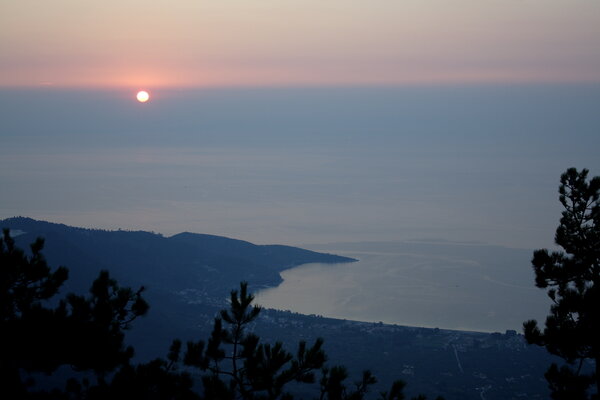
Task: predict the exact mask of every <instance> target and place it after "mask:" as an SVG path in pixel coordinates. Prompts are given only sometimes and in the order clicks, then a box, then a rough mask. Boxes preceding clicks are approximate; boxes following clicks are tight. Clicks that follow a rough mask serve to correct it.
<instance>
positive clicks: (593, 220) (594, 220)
mask: <svg viewBox="0 0 600 400" xmlns="http://www.w3.org/2000/svg"><path fill="white" fill-rule="evenodd" d="M588 172H589V171H588V170H586V169H583V170H581V171H577V170H576V169H575V168H570V169H568V170H567V171H566V172H565V173H563V174H562V176H561V178H560V182H561V185H560V188H559V193H560V197H559V198H560V202H561V203H562V205H563V207H564V211H563V212H562V218H561V219H560V225H559V226H558V228H557V229H556V235H555V242H556V244H557V245H559V246H561V247H562V248H563V249H564V251H553V252H549V251H548V250H546V249H541V250H536V251H535V252H534V255H533V260H532V264H533V269H534V271H535V276H536V278H535V284H536V286H537V287H539V288H543V289H548V297H550V299H551V300H552V302H553V304H552V306H551V307H550V315H548V317H547V318H546V324H545V327H544V330H543V331H542V330H541V329H540V328H539V327H538V325H537V322H536V321H535V320H530V321H527V322H525V323H524V324H523V325H524V333H525V338H526V339H527V341H528V342H529V343H532V344H537V345H540V346H545V347H546V349H547V350H548V351H549V352H550V353H552V354H555V355H558V356H560V357H562V358H564V359H565V360H566V361H567V363H568V365H564V366H562V367H560V368H559V367H558V365H556V364H553V365H552V366H551V367H550V369H549V370H548V371H547V373H546V379H547V380H548V382H549V386H550V389H551V391H552V398H553V399H555V400H579V399H590V398H591V399H598V398H599V395H598V393H600V376H599V375H598V363H599V362H600V318H599V317H600V292H599V291H600V202H599V198H600V177H594V178H593V179H591V180H590V181H588V179H587V175H588ZM586 360H591V361H592V363H591V364H593V372H592V373H587V372H586V369H585V368H584V367H585V363H586ZM594 383H595V386H596V394H591V395H590V394H589V392H590V386H591V385H593V384H594Z"/></svg>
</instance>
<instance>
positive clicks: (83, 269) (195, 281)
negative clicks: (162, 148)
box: [0, 217, 354, 297]
mask: <svg viewBox="0 0 600 400" xmlns="http://www.w3.org/2000/svg"><path fill="white" fill-rule="evenodd" d="M0 226H1V227H2V228H10V229H11V231H13V232H14V234H17V235H18V236H17V238H16V240H17V243H19V244H20V245H21V246H22V247H27V245H28V244H29V243H31V242H32V241H33V240H34V239H35V238H36V237H40V236H41V237H43V238H44V239H45V241H46V252H45V253H46V256H47V258H48V260H49V261H50V263H51V264H64V265H66V266H68V267H69V269H70V273H71V278H70V280H69V284H70V285H71V287H70V288H69V289H72V288H76V287H78V286H79V285H81V284H87V283H88V282H90V281H91V280H92V279H93V277H95V276H96V275H97V272H98V271H99V270H100V269H109V270H110V271H111V273H112V274H114V275H115V276H116V277H117V278H118V279H119V280H120V281H122V282H126V283H127V284H130V285H145V286H150V287H151V288H165V287H168V288H169V289H170V290H171V291H179V290H185V289H190V288H193V289H194V290H199V291H207V292H210V293H211V294H214V295H217V296H221V297H222V296H224V295H225V294H226V293H228V292H229V290H230V289H231V288H232V287H235V286H236V285H237V284H238V283H239V281H240V280H247V281H248V282H250V285H251V287H259V286H274V285H277V284H278V283H279V282H280V281H281V277H280V276H279V272H280V271H282V270H284V269H287V268H291V267H294V266H297V265H301V264H306V263H313V262H320V263H342V262H351V261H354V260H353V259H350V258H347V257H340V256H336V255H331V254H323V253H317V252H314V251H309V250H304V249H300V248H296V247H290V246H280V245H255V244H252V243H249V242H245V241H242V240H236V239H230V238H226V237H221V236H213V235H205V234H195V233H187V232H186V233H180V234H178V235H175V236H172V237H164V236H162V235H160V234H156V233H150V232H142V231H123V230H119V231H106V230H98V229H84V228H75V227H70V226H67V225H63V224H55V223H50V222H45V221H36V220H34V219H31V218H24V217H17V218H9V219H5V220H2V221H0Z"/></svg>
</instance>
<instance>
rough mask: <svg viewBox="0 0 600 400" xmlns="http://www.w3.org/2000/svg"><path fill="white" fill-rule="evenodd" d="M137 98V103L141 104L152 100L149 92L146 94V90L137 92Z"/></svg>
mask: <svg viewBox="0 0 600 400" xmlns="http://www.w3.org/2000/svg"><path fill="white" fill-rule="evenodd" d="M135 97H136V99H137V101H139V102H140V103H145V102H147V101H148V100H150V94H149V93H148V92H146V91H145V90H140V91H139V92H137V94H136V95H135Z"/></svg>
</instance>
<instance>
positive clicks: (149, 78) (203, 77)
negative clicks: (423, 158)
mask: <svg viewBox="0 0 600 400" xmlns="http://www.w3.org/2000/svg"><path fill="white" fill-rule="evenodd" d="M599 39H600V2H598V1H593V0H569V1H566V0H403V1H396V0H372V1H366V0H326V1H324V0H222V1H217V0H211V1H206V0H177V1H167V0H154V1H152V0H105V1H95V2H90V1H81V0H52V1H47V0H19V1H10V0H0V86H34V87H35V86H40V85H54V86H76V87H81V86H86V87H114V86H126V87H141V86H143V87H158V86H183V87H189V86H222V85H225V86H229V85H306V84H309V85H319V84H328V85H332V84H342V85H347V84H351V85H362V84H407V83H408V84H412V83H417V84H423V83H426V84H438V83H452V84H454V83H472V82H475V83H481V82H487V83H490V82H512V83H519V82H574V81H576V82H589V81H596V82H597V81H600V40H599Z"/></svg>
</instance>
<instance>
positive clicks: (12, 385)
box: [0, 229, 148, 398]
mask: <svg viewBox="0 0 600 400" xmlns="http://www.w3.org/2000/svg"><path fill="white" fill-rule="evenodd" d="M43 246H44V241H43V239H40V238H38V239H37V240H36V241H35V242H34V243H33V244H32V245H31V255H29V256H28V255H27V254H25V252H24V251H23V250H21V249H19V248H17V247H16V246H15V242H14V239H13V238H12V237H11V236H10V234H9V231H8V230H6V229H5V230H4V232H3V237H2V238H1V239H0V332H2V340H1V341H0V379H1V383H2V385H1V387H2V390H3V391H4V393H10V394H12V395H13V396H14V397H15V398H23V397H26V393H27V392H31V391H32V390H30V389H31V386H32V385H33V383H34V382H33V380H32V379H31V378H26V377H27V376H28V375H29V374H30V373H33V372H43V373H46V374H51V373H52V372H54V371H55V370H56V369H58V368H59V367H61V366H70V367H72V368H73V369H74V370H75V371H91V372H93V373H94V375H95V377H96V384H98V385H103V384H105V382H104V381H105V377H106V374H107V373H109V372H111V371H113V370H115V369H116V368H117V367H118V366H120V365H124V364H127V363H128V361H129V359H130V358H131V357H132V356H133V348H132V347H125V346H124V344H123V339H124V332H123V331H124V330H125V329H127V328H129V326H130V323H131V322H132V321H133V320H134V319H136V318H137V317H139V316H141V315H144V314H145V313H146V312H147V310H148V304H147V303H146V301H145V300H144V299H143V298H142V296H141V292H142V290H143V288H142V289H140V290H138V291H137V292H134V291H132V290H131V289H130V288H122V287H119V285H118V284H117V282H116V281H115V280H113V279H111V278H110V276H109V273H108V272H106V271H102V272H100V275H99V277H98V278H97V279H96V280H95V281H94V282H93V284H92V287H91V289H90V295H89V296H87V297H85V296H79V295H74V294H70V295H68V296H66V298H64V299H61V300H59V301H55V300H54V299H52V298H53V297H54V296H55V295H56V294H57V293H58V290H59V288H60V286H61V285H62V284H63V283H64V282H65V281H66V280H67V278H68V270H67V269H66V268H65V267H59V268H57V269H56V270H55V271H54V272H52V271H51V268H50V267H49V266H48V264H47V262H46V260H45V258H44V256H43V255H42V253H41V251H42V249H43ZM50 300H53V302H51V301H50ZM71 386H73V385H71Z"/></svg>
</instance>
